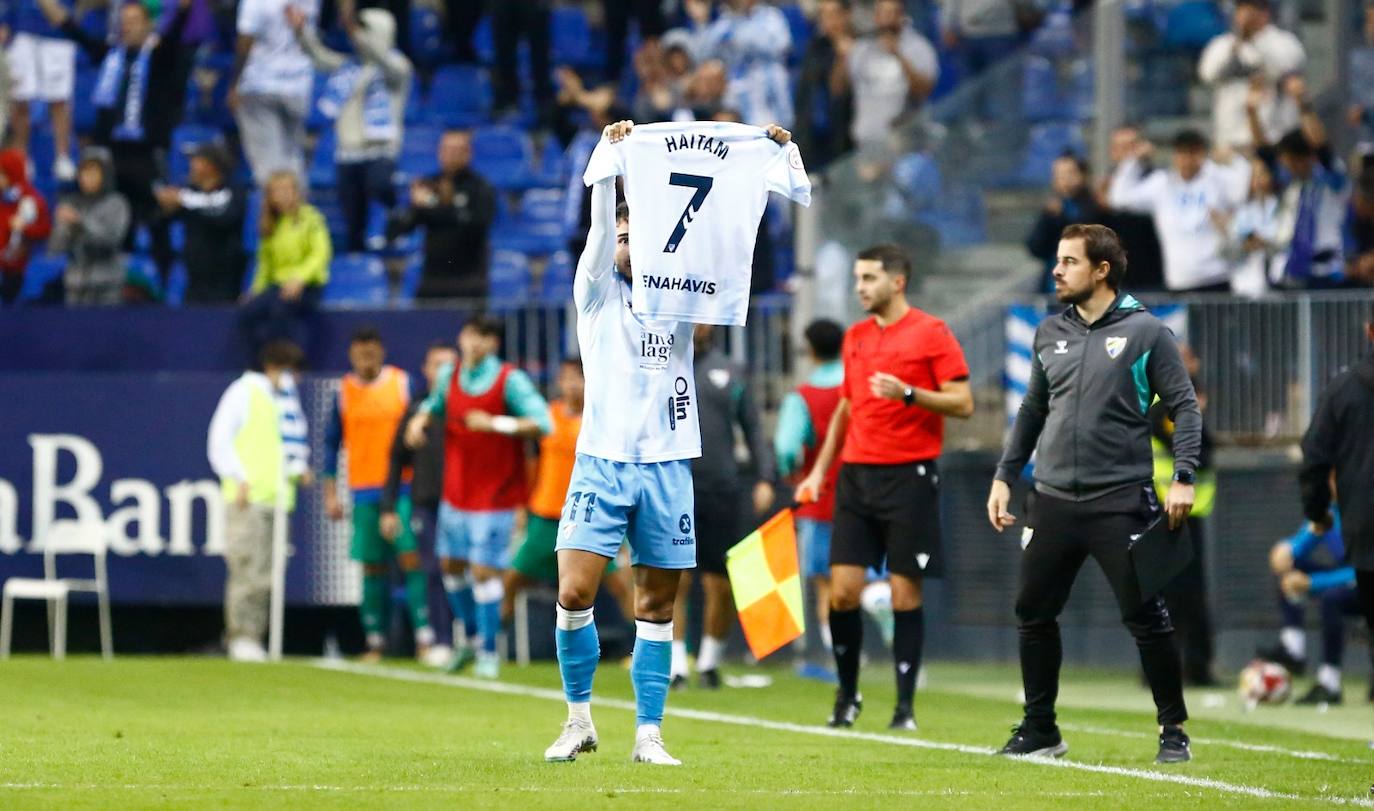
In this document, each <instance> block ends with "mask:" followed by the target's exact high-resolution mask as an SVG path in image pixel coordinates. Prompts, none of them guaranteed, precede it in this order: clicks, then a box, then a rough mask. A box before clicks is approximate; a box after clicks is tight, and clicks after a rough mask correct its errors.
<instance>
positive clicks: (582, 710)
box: [568, 701, 592, 724]
mask: <svg viewBox="0 0 1374 811" xmlns="http://www.w3.org/2000/svg"><path fill="white" fill-rule="evenodd" d="M568 720H569V721H586V722H587V723H589V724H590V723H591V722H592V703H591V702H590V701H576V702H574V701H569V702H568Z"/></svg>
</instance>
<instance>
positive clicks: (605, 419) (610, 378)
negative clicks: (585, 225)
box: [573, 180, 701, 463]
mask: <svg viewBox="0 0 1374 811" xmlns="http://www.w3.org/2000/svg"><path fill="white" fill-rule="evenodd" d="M630 222H631V223H633V222H634V217H633V216H631V218H630ZM630 245H631V248H632V249H633V246H634V241H633V237H631V242H630ZM631 264H632V265H633V260H631ZM635 286H636V287H637V286H638V280H637V279H636V282H635ZM630 289H631V284H630V282H628V281H626V280H625V279H624V278H623V277H622V276H621V275H620V274H619V273H617V272H616V269H615V181H614V180H604V181H602V182H600V183H597V184H595V185H593V186H592V225H591V230H590V231H589V232H588V234H587V247H586V249H585V250H584V251H583V252H582V257H581V259H580V260H579V261H578V263H577V276H576V278H575V280H574V282H573V300H574V302H576V304H577V343H578V346H579V347H580V349H581V352H582V373H583V377H584V378H585V379H586V383H587V389H586V402H585V404H584V405H583V409H582V431H581V433H579V434H578V437H577V452H578V453H585V454H587V455H588V456H595V457H598V458H601V459H609V460H611V461H614V462H636V463H647V462H667V461H671V460H675V459H695V458H696V457H698V456H700V455H701V429H700V427H699V426H698V424H697V392H696V380H695V376H694V375H693V374H692V325H691V324H690V323H688V322H685V321H663V320H654V319H646V318H640V317H639V316H638V315H637V314H636V312H635V309H634V307H633V306H632V302H631V300H630V299H631V295H630Z"/></svg>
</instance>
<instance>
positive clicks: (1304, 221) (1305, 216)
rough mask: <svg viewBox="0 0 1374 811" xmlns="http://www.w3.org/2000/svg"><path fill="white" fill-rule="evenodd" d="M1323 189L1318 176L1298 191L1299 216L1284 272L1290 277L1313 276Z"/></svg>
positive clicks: (1303, 277)
mask: <svg viewBox="0 0 1374 811" xmlns="http://www.w3.org/2000/svg"><path fill="white" fill-rule="evenodd" d="M1321 198H1322V189H1321V184H1320V183H1318V182H1317V178H1315V177H1314V178H1312V179H1311V180H1309V181H1308V182H1306V183H1304V184H1303V185H1302V190H1301V191H1300V192H1299V193H1298V217H1297V222H1295V223H1294V225H1293V240H1292V242H1290V243H1289V246H1288V264H1287V265H1286V266H1285V267H1284V270H1283V274H1284V276H1287V277H1288V278H1290V279H1310V278H1312V261H1313V259H1314V258H1315V256H1316V252H1317V247H1316V246H1317V207H1318V206H1319V205H1320V204H1321Z"/></svg>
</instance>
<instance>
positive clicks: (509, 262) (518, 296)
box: [487, 249, 530, 307]
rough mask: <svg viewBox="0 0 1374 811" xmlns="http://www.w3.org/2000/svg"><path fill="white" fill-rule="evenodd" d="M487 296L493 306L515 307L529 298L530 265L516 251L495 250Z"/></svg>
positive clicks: (492, 255)
mask: <svg viewBox="0 0 1374 811" xmlns="http://www.w3.org/2000/svg"><path fill="white" fill-rule="evenodd" d="M488 267H489V271H488V292H487V296H488V299H489V300H490V302H491V304H492V306H495V307H500V306H507V307H509V306H513V305H516V304H519V303H520V302H522V301H523V300H524V299H526V298H527V297H528V296H529V291H530V263H529V260H528V259H526V258H525V255H524V254H522V253H518V252H516V251H508V250H499V249H498V250H493V251H492V252H491V263H490V264H489V265H488Z"/></svg>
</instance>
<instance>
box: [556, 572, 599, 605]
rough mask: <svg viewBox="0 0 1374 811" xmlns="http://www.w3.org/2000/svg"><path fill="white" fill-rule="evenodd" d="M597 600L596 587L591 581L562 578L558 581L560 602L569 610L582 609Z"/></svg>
mask: <svg viewBox="0 0 1374 811" xmlns="http://www.w3.org/2000/svg"><path fill="white" fill-rule="evenodd" d="M594 602H596V587H595V586H594V585H592V584H590V583H584V582H579V581H575V580H573V579H572V578H560V579H559V581H558V604H559V605H561V606H563V607H564V608H566V609H568V610H569V611H582V610H585V609H588V608H591V607H592V603H594Z"/></svg>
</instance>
